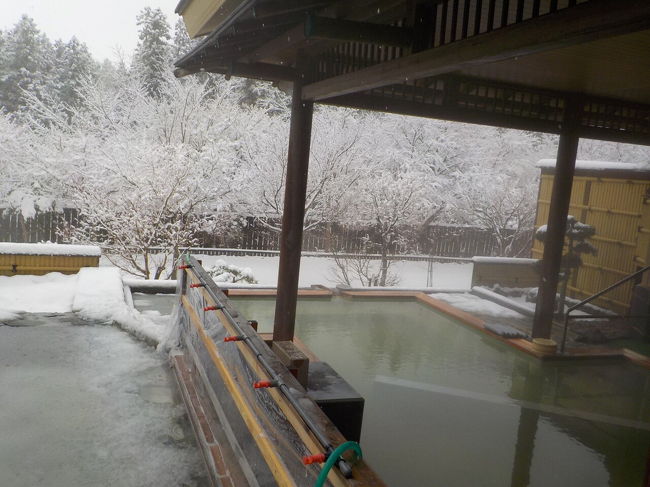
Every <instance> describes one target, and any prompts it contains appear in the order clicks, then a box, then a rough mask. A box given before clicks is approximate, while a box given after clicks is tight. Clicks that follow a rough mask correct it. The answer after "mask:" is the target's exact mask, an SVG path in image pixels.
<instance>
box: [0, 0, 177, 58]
mask: <svg viewBox="0 0 650 487" xmlns="http://www.w3.org/2000/svg"><path fill="white" fill-rule="evenodd" d="M177 3H178V0H148V1H147V0H0V29H2V30H7V29H8V28H11V27H12V26H13V25H14V24H15V23H16V22H17V21H18V19H19V18H20V16H21V15H22V14H27V15H29V16H30V17H32V18H33V19H34V20H35V21H36V24H37V25H38V28H39V29H40V30H41V31H42V32H45V33H46V34H47V36H48V37H49V38H50V40H51V41H54V40H55V39H63V40H65V41H67V40H69V39H70V38H71V37H72V36H73V35H74V36H77V38H78V39H79V40H81V41H83V42H85V43H86V45H87V46H88V48H89V49H90V51H91V52H92V54H93V56H94V57H95V58H96V59H97V60H98V61H102V60H103V59H105V58H109V59H114V58H115V49H116V48H117V47H120V48H121V49H122V50H123V52H124V53H125V54H126V55H128V56H129V57H130V56H131V55H132V53H133V50H134V49H135V45H136V43H137V41H138V30H137V25H136V23H135V17H136V15H137V14H138V12H140V10H142V9H143V8H144V7H153V8H155V7H160V8H161V9H162V11H163V12H165V13H166V14H167V16H168V19H169V24H170V25H171V26H172V28H173V26H174V23H176V19H177V18H178V17H177V16H176V14H174V9H175V8H176V4H177Z"/></svg>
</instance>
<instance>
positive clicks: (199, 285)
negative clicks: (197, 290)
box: [190, 283, 205, 287]
mask: <svg viewBox="0 0 650 487" xmlns="http://www.w3.org/2000/svg"><path fill="white" fill-rule="evenodd" d="M204 285H205V284H201V283H197V284H190V287H203V286H204Z"/></svg>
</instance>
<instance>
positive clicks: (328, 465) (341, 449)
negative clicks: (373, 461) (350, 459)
mask: <svg viewBox="0 0 650 487" xmlns="http://www.w3.org/2000/svg"><path fill="white" fill-rule="evenodd" d="M348 450H354V452H355V453H356V454H357V458H362V456H363V455H362V453H361V447H360V446H359V443H357V442H356V441H346V442H345V443H342V444H341V445H339V446H338V447H336V449H335V450H334V451H333V452H332V453H331V454H330V455H329V456H328V457H327V461H326V462H325V464H324V465H323V468H322V469H321V471H320V475H319V476H318V478H317V479H316V483H315V484H314V487H323V485H324V484H325V480H327V475H328V474H329V473H330V470H332V467H333V466H334V464H335V463H336V462H337V461H338V460H339V458H340V457H341V455H342V454H343V453H345V452H346V451H348Z"/></svg>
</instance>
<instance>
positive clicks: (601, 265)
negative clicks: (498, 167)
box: [532, 174, 650, 313]
mask: <svg viewBox="0 0 650 487" xmlns="http://www.w3.org/2000/svg"><path fill="white" fill-rule="evenodd" d="M644 177H647V176H644ZM552 186H553V175H552V174H542V178H541V182H540V188H539V195H538V201H537V219H536V222H535V228H538V227H540V226H541V225H545V224H546V223H547V220H548V210H549V203H550V199H551V190H552ZM649 191H650V180H649V179H639V180H635V179H624V178H611V177H610V178H608V177H594V176H580V175H577V176H576V177H575V179H574V184H573V191H572V193H571V204H570V208H569V214H570V215H573V216H575V217H576V218H577V219H578V220H580V221H581V222H584V223H587V224H589V225H592V226H593V227H594V228H595V229H596V235H595V236H594V237H593V238H592V239H591V243H592V244H593V245H594V246H595V247H596V248H597V249H598V254H597V255H595V256H592V255H585V256H583V262H584V264H583V265H582V267H581V268H580V269H579V271H578V272H577V273H574V274H573V276H572V277H571V280H570V282H569V291H570V292H569V295H570V296H571V297H574V298H576V299H584V298H586V297H589V296H591V295H592V294H594V293H596V292H598V291H600V290H601V289H604V288H606V287H607V286H609V285H611V284H613V283H615V282H616V281H618V280H620V279H622V278H623V277H625V276H626V275H628V274H630V273H632V272H634V271H636V270H637V269H638V268H639V267H641V266H642V265H644V264H645V261H646V257H647V252H648V249H647V245H648V242H647V240H648V239H646V238H643V235H645V234H644V233H643V231H642V230H641V228H642V225H643V221H642V217H643V214H644V210H645V207H646V206H647V205H646V204H645V201H646V194H648V192H649ZM532 252H533V257H537V258H541V257H542V253H543V245H542V244H541V243H540V242H538V241H535V242H534V244H533V251H532ZM633 287H634V283H633V282H629V283H626V284H624V285H622V286H620V287H619V288H617V289H615V290H613V291H612V292H610V293H608V294H606V295H605V296H603V297H602V298H600V299H598V300H596V304H598V305H600V306H603V307H606V308H608V309H611V310H612V311H616V312H618V313H625V312H627V311H628V310H629V306H630V300H631V298H632V290H633Z"/></svg>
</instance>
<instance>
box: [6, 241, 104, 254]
mask: <svg viewBox="0 0 650 487" xmlns="http://www.w3.org/2000/svg"><path fill="white" fill-rule="evenodd" d="M0 254H17V255H79V256H84V257H100V256H101V255H102V251H101V249H100V248H99V247H97V246H95V245H67V244H56V243H35V244H32V243H13V242H0Z"/></svg>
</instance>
